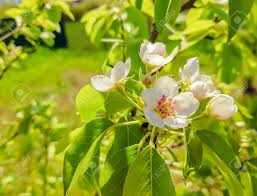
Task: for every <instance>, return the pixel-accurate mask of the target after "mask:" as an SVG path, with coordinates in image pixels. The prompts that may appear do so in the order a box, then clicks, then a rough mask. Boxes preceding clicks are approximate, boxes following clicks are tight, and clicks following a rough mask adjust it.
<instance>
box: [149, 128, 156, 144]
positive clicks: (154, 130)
mask: <svg viewBox="0 0 257 196" xmlns="http://www.w3.org/2000/svg"><path fill="white" fill-rule="evenodd" d="M156 130H157V129H156V127H153V129H152V132H151V136H150V145H151V146H152V147H153V148H155V143H154V140H155V135H156Z"/></svg>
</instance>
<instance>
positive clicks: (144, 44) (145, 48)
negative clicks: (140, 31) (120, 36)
mask: <svg viewBox="0 0 257 196" xmlns="http://www.w3.org/2000/svg"><path fill="white" fill-rule="evenodd" d="M147 44H148V43H147V42H143V43H142V44H141V46H140V51H139V56H140V57H141V59H143V57H144V54H145V53H146V51H147Z"/></svg>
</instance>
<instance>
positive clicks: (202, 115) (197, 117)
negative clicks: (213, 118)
mask: <svg viewBox="0 0 257 196" xmlns="http://www.w3.org/2000/svg"><path fill="white" fill-rule="evenodd" d="M206 115H207V111H206V110H204V112H202V113H201V114H199V115H198V116H196V117H194V118H191V119H189V121H193V120H197V119H199V118H202V117H205V116H206Z"/></svg>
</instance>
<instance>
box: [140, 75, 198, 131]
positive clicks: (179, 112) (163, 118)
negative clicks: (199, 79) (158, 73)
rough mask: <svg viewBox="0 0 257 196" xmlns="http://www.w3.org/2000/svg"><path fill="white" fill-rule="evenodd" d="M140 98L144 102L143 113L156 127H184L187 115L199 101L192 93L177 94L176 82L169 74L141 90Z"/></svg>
mask: <svg viewBox="0 0 257 196" xmlns="http://www.w3.org/2000/svg"><path fill="white" fill-rule="evenodd" d="M142 98H143V100H144V102H145V104H146V107H145V108H144V115H145V117H146V119H147V120H148V122H149V123H150V124H152V125H154V126H156V127H164V126H165V125H166V126H168V127H171V128H173V129H179V128H183V127H186V126H187V125H188V120H187V117H189V116H191V115H193V114H194V113H195V112H196V110H197V109H198V107H199V101H198V100H197V99H196V98H195V97H194V96H193V93H191V92H184V93H180V94H178V84H177V83H176V81H175V80H173V79H172V78H170V77H169V76H162V77H160V78H158V79H157V80H156V81H155V83H154V86H153V88H148V89H145V90H144V91H143V92H142Z"/></svg>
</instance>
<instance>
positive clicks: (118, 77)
mask: <svg viewBox="0 0 257 196" xmlns="http://www.w3.org/2000/svg"><path fill="white" fill-rule="evenodd" d="M130 64H131V61H130V59H128V60H127V61H126V62H125V63H123V62H117V63H116V64H115V66H114V67H113V69H112V70H111V72H110V77H111V80H112V81H113V82H114V83H116V82H119V81H122V80H123V79H125V78H126V77H127V75H128V74H129V70H130Z"/></svg>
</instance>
